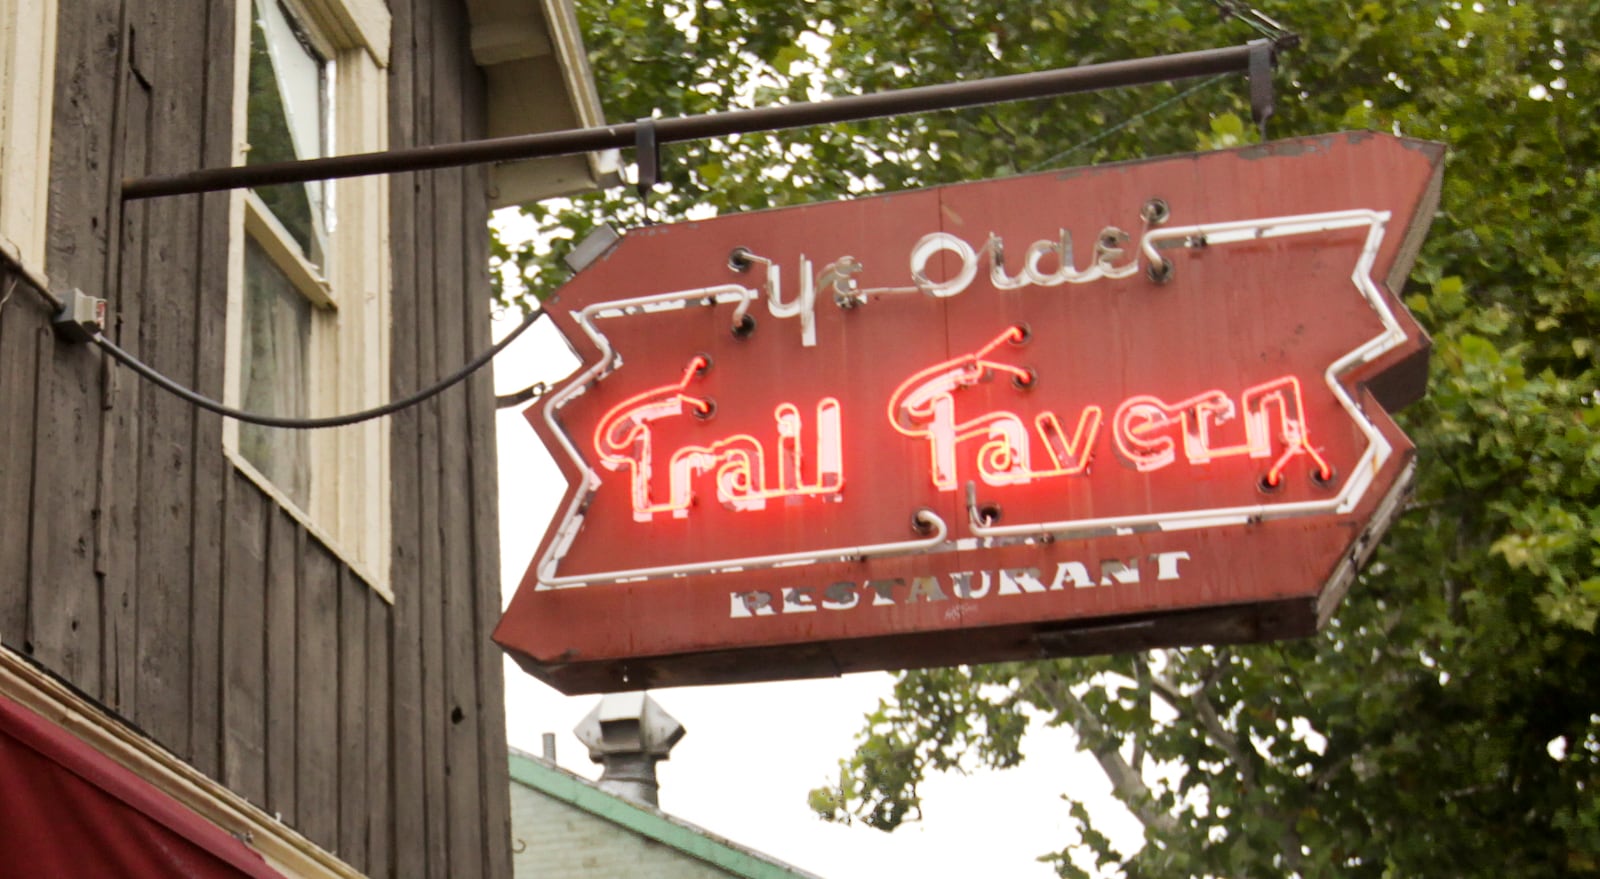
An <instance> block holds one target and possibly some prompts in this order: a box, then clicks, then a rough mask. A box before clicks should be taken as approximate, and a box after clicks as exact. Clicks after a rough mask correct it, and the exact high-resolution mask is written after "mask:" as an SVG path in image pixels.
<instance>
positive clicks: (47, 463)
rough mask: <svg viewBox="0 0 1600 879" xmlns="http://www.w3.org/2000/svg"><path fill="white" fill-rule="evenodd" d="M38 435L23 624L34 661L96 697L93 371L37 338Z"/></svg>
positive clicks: (49, 340) (48, 338)
mask: <svg viewBox="0 0 1600 879" xmlns="http://www.w3.org/2000/svg"><path fill="white" fill-rule="evenodd" d="M37 339H38V345H39V347H38V354H39V359H38V363H37V364H36V366H35V367H34V368H35V369H36V370H37V372H36V373H35V377H36V379H37V381H38V385H37V389H36V391H35V393H36V395H37V397H36V399H37V400H38V412H37V425H38V434H37V441H36V445H35V446H34V455H33V464H34V477H33V479H34V485H35V486H37V487H38V490H39V491H48V492H49V500H48V502H46V503H40V504H35V505H34V506H33V508H32V510H31V513H32V516H33V523H32V527H31V533H30V534H29V538H30V544H31V545H30V548H29V549H30V555H31V556H32V560H31V562H30V563H29V566H28V574H29V576H28V593H29V594H28V621H27V630H26V632H25V634H24V636H23V643H24V646H25V647H26V646H28V645H31V646H32V651H31V652H32V654H33V656H34V658H35V659H38V660H39V661H40V662H43V663H44V664H45V665H47V666H49V667H50V669H51V670H52V671H54V672H55V673H56V674H59V675H61V676H62V677H65V678H66V679H67V680H69V681H71V682H72V684H73V685H74V686H76V687H78V688H79V689H81V690H83V691H84V692H86V693H88V694H90V695H91V696H93V697H94V698H97V699H98V698H99V697H100V584H99V580H98V578H97V577H96V576H95V572H94V551H93V546H94V539H95V535H94V524H93V523H94V515H93V512H94V507H95V496H96V492H95V472H94V467H93V466H83V463H84V462H93V461H97V460H99V457H100V418H99V414H100V405H99V398H100V381H99V372H100V370H99V366H98V364H97V363H96V362H95V361H94V357H93V355H92V354H91V353H90V352H89V351H87V350H85V349H84V348H82V347H77V348H73V347H68V346H65V345H62V344H60V343H58V342H57V341H56V339H55V337H54V334H53V333H52V332H51V331H50V330H49V329H48V328H45V329H40V330H38V331H37Z"/></svg>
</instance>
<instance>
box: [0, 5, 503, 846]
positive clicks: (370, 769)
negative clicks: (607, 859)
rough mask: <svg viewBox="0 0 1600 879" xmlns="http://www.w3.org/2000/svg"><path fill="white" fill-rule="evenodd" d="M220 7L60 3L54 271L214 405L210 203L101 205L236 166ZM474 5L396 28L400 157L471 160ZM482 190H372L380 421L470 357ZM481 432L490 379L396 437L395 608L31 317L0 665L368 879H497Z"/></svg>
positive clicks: (483, 282)
mask: <svg viewBox="0 0 1600 879" xmlns="http://www.w3.org/2000/svg"><path fill="white" fill-rule="evenodd" d="M234 2H235V0H205V2H202V0H185V2H182V3H179V2H173V0H71V2H63V3H61V4H60V20H59V42H60V46H59V59H58V64H57V69H56V80H55V81H56V104H55V123H54V126H53V129H52V135H53V141H54V143H53V158H52V163H51V191H50V222H49V236H50V246H49V254H48V262H47V265H46V266H45V271H46V272H47V273H48V275H49V277H50V278H51V281H52V284H53V285H54V286H55V287H56V288H57V289H62V288H67V287H79V288H81V289H83V290H85V291H87V292H91V293H95V294H97V295H103V296H106V297H107V298H108V299H109V300H110V308H111V313H112V321H113V325H112V328H111V332H110V334H111V335H112V337H113V338H114V339H115V340H117V341H118V343H119V344H121V345H123V346H124V347H126V348H128V349H129V350H131V351H132V352H134V353H135V354H136V355H137V356H139V357H141V358H142V359H144V360H145V361H146V362H148V363H150V364H151V365H153V366H155V367H156V368H157V369H159V370H161V371H162V372H164V373H166V374H167V375H169V376H171V377H173V378H175V379H176V380H178V381H179V382H182V383H184V384H186V385H189V386H191V387H196V388H198V389H200V390H201V391H203V392H205V393H206V394H208V395H210V396H213V397H216V398H220V397H221V395H222V392H223V388H222V381H223V339H224V332H223V326H224V320H225V306H226V301H227V289H226V285H227V277H226V276H227V253H228V236H229V228H228V196H227V195H225V194H218V195H208V196H203V197H197V196H188V197H177V198H166V199H157V200H152V201H148V202H138V203H132V204H130V205H128V207H127V209H126V210H120V209H119V204H118V196H117V186H116V183H117V181H118V180H120V179H121V178H123V177H125V176H127V177H136V176H141V175H145V174H153V173H170V172H177V171H182V170H187V169H191V168H195V167H200V166H212V165H220V164H226V163H227V162H228V161H229V153H230V138H231V137H232V132H231V130H230V129H231V124H232V123H231V119H232V112H233V110H232V107H231V106H230V104H231V101H232V95H233V81H234V80H233V77H234V64H235V59H234V58H233V57H232V47H233V45H234V38H233V35H234V30H233V28H234V21H235V19H234V16H235V14H236V11H235V7H234ZM240 2H243V0H240ZM464 5H465V4H464V3H461V2H459V0H391V8H392V14H393V28H394V29H393V46H392V58H391V65H390V69H389V100H390V132H389V135H390V142H391V144H392V145H394V146H408V145H414V144H426V143H433V142H446V141H454V140H459V139H461V138H464V137H471V136H476V135H480V134H481V132H482V131H483V129H484V98H483V87H482V78H481V76H480V75H479V71H478V70H477V68H475V67H474V66H473V64H472V61H471V58H470V56H469V54H468V51H467V36H466V35H467V30H466V27H467V26H466V22H465V10H464ZM484 183H485V178H484V172H483V171H482V170H481V169H473V170H453V171H440V172H431V173H423V174H415V175H400V176H396V177H394V178H392V180H391V190H390V193H391V195H390V197H391V208H392V209H391V217H392V228H391V234H392V239H393V246H392V259H393V264H392V266H393V278H394V302H393V314H394V323H393V329H392V339H393V348H394V363H393V367H392V381H391V388H390V389H389V391H390V392H391V394H392V395H399V394H402V393H406V392H409V391H411V390H413V389H415V388H416V387H418V386H419V385H421V384H425V383H428V382H430V381H431V380H432V379H433V378H434V377H435V376H437V375H439V374H440V373H441V372H446V371H449V370H451V369H454V368H455V367H456V366H458V365H459V364H461V363H462V362H463V361H464V360H465V359H466V358H467V357H468V356H469V352H474V351H477V350H479V349H481V348H482V347H483V346H485V345H486V344H487V342H488V334H489V331H488V316H489V311H488V301H489V292H488V278H487V255H486V247H487V242H486V239H485V231H484V222H485V219H486V217H487V204H486V201H485V197H484ZM10 279H11V276H10V274H9V273H8V272H7V270H6V268H5V267H4V266H3V264H0V295H3V291H4V286H5V284H6V283H8V282H9V280H10ZM493 414H494V412H493V392H492V389H491V386H490V380H489V378H488V376H487V374H484V375H481V376H479V377H477V378H474V379H473V380H471V381H470V382H468V383H467V384H466V385H465V386H463V387H460V388H457V389H453V390H451V391H447V392H446V393H444V394H443V395H441V396H439V397H437V398H435V399H433V400H431V401H429V402H428V403H425V404H423V405H422V406H419V407H416V408H414V409H411V410H408V411H407V412H405V413H403V414H401V415H398V416H396V417H394V418H393V419H392V421H391V431H392V433H391V445H392V460H391V471H392V478H393V499H394V503H393V512H392V516H393V520H392V530H393V535H394V539H393V545H394V553H393V566H392V567H393V582H392V585H393V590H394V593H395V596H396V598H395V602H394V604H393V605H391V604H390V603H389V602H387V601H385V600H384V599H383V598H382V597H380V596H379V595H378V594H377V593H376V592H374V591H373V590H372V589H371V588H369V587H368V586H367V585H366V584H365V583H363V582H362V581H361V580H360V579H359V578H358V576H357V575H356V574H355V573H354V572H353V571H351V570H350V569H348V568H347V567H345V566H344V565H343V564H342V563H341V562H340V561H339V559H338V557H337V556H336V555H335V554H333V553H332V552H331V551H329V550H328V549H327V548H326V547H325V546H323V545H322V543H321V542H320V541H319V540H318V539H317V538H316V537H315V536H313V535H311V534H309V533H308V532H307V530H306V529H305V528H303V527H301V526H300V525H299V524H298V523H297V522H296V520H295V519H293V518H292V517H290V516H289V515H288V514H287V513H285V512H284V511H283V510H282V509H281V508H280V507H279V506H278V505H277V503H276V502H275V501H273V500H272V499H271V498H270V497H268V496H267V495H265V494H264V493H263V492H261V491H260V490H259V489H257V488H256V486H255V484H254V483H252V482H251V481H250V480H249V479H247V478H245V477H244V476H242V475H241V474H239V473H238V472H236V471H235V470H234V469H233V468H232V467H231V465H230V464H229V463H228V462H227V460H226V459H225V458H224V457H223V454H222V421H221V419H220V418H219V417H217V416H215V415H211V414H208V413H204V412H200V411H198V410H196V409H194V408H193V407H191V406H189V405H188V404H186V403H183V402H180V401H178V400H177V399H175V398H173V397H172V396H170V395H168V394H166V393H164V392H163V391H161V390H159V389H156V388H153V387H151V386H150V385H147V384H144V383H142V382H141V380H139V379H138V378H137V377H135V376H134V375H132V374H131V373H129V372H127V371H125V370H122V369H119V368H112V367H109V366H108V365H107V363H106V362H105V360H104V359H103V358H102V357H101V355H100V354H99V352H98V351H97V350H96V349H93V348H92V347H89V346H72V345H66V344H62V343H59V342H57V341H56V340H55V339H54V337H53V336H52V334H51V331H50V329H49V328H48V318H47V314H46V312H45V309H44V308H43V306H41V305H40V304H39V301H38V300H37V299H36V298H33V297H31V296H30V295H29V294H27V293H26V292H25V291H19V292H18V293H17V294H16V295H15V296H14V297H13V298H12V299H11V300H10V301H9V302H8V303H6V304H5V306H4V307H3V309H0V503H3V507H0V641H3V642H4V644H5V645H6V646H8V647H10V648H11V649H14V650H19V651H22V652H24V653H26V654H28V655H31V656H32V657H33V658H34V659H36V660H37V661H39V662H41V663H42V664H44V665H45V666H47V667H48V668H50V669H51V670H53V671H54V672H55V673H56V674H58V675H60V676H62V677H64V678H65V679H66V680H67V681H69V682H70V683H71V684H73V685H74V686H76V687H77V688H79V689H80V690H82V691H83V692H84V693H86V694H87V695H89V696H90V697H92V698H94V699H97V700H99V701H100V702H101V703H103V704H104V705H106V706H107V707H109V708H110V709H112V710H114V711H115V712H117V713H119V714H120V715H121V716H122V717H124V718H126V719H127V720H128V721H130V722H131V723H133V724H134V725H136V726H137V727H139V728H141V729H142V730H143V731H145V732H146V733H147V734H148V735H149V736H151V737H152V738H154V739H155V740H156V741H157V742H159V743H160V744H162V745H164V746H165V747H166V748H167V749H169V750H171V751H172V752H173V753H175V754H176V755H178V756H179V757H180V758H182V759H184V760H186V761H188V762H190V763H191V764H193V765H194V766H195V767H197V768H198V769H200V770H201V771H203V772H205V773H206V774H208V775H210V776H211V777H213V778H215V779H217V780H219V781H221V782H223V783H224V784H226V785H227V786H228V787H230V788H231V789H233V790H235V791H237V792H238V793H240V794H242V795H244V796H245V797H246V798H248V799H249V800H250V801H251V802H253V803H255V804H257V805H259V806H261V807H262V808H263V809H265V810H266V811H267V812H268V813H269V814H270V813H276V814H279V815H281V816H282V820H283V821H284V822H285V823H287V824H289V825H290V826H292V827H294V828H295V829H297V830H299V831H300V832H301V833H303V834H304V835H306V836H307V837H309V838H310V839H311V840H313V841H314V842H316V843H318V844H319V845H321V846H323V847H324V848H327V849H329V850H331V851H333V852H335V853H336V854H338V855H339V856H340V857H341V858H342V859H344V860H345V861H347V862H348V863H350V864H351V865H353V866H355V867H356V868H358V869H359V870H361V871H363V872H365V873H368V874H369V875H373V876H419V877H422V876H426V877H445V876H461V877H464V876H473V877H476V876H509V875H510V863H509V858H510V855H509V851H508V845H509V842H508V840H509V829H508V822H509V814H508V813H509V805H508V779H507V768H506V767H507V762H506V749H505V733H504V708H503V704H502V699H503V696H502V681H501V664H500V657H499V653H498V651H497V650H496V649H495V648H494V647H493V645H492V644H491V643H490V641H489V630H490V627H491V626H492V624H493V622H494V620H495V619H496V618H497V616H498V614H499V606H500V602H499V586H498V582H497V580H498V560H497V556H496V553H497V548H496V527H495V503H496V490H495V478H496V469H495V460H494V445H493V429H494V422H493Z"/></svg>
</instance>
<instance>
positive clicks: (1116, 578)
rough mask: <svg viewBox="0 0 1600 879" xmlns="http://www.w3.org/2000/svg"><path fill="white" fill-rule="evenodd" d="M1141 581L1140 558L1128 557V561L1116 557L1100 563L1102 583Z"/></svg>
mask: <svg viewBox="0 0 1600 879" xmlns="http://www.w3.org/2000/svg"><path fill="white" fill-rule="evenodd" d="M1137 582H1139V560H1138V559H1137V558H1132V559H1128V560H1127V561H1126V562H1121V561H1117V560H1116V559H1106V560H1105V561H1102V562H1101V563H1100V585H1101V586H1110V585H1111V584H1113V583H1137Z"/></svg>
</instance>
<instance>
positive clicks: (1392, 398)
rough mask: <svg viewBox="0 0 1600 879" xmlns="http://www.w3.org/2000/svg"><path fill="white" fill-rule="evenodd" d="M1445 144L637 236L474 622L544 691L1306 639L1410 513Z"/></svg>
mask: <svg viewBox="0 0 1600 879" xmlns="http://www.w3.org/2000/svg"><path fill="white" fill-rule="evenodd" d="M1442 156H1443V149H1442V147H1440V146H1438V145H1436V144H1431V143H1424V142H1419V141H1411V140H1404V139H1400V138H1394V137H1388V136H1384V135H1377V134H1369V133H1362V134H1338V135H1329V136H1323V137H1316V138H1306V139H1299V140H1290V141H1279V142H1274V143H1270V144H1265V145H1262V146H1257V147H1250V148H1246V149H1239V150H1233V151H1226V152H1214V153H1207V154H1201V155H1189V156H1180V157H1174V158H1166V159H1158V160H1151V161H1145V162H1135V163H1128V164H1119V165H1106V166H1099V167H1094V168H1081V169H1075V170H1070V171H1063V172H1055V173H1049V174H1042V175H1034V176H1029V177H1017V178H1009V179H1003V180H992V181H986V182H981V183H971V184H962V185H956V186H948V187H942V188H938V189H929V190H921V191H914V192H906V193H898V194H894V195H885V196H878V197H874V198H866V199H860V200H856V201H850V202H837V203H830V204H818V205H811V206H806V207H797V208H787V209H782V210H774V211H766V212H758V213H750V214H741V215H737V216H729V217H722V218H718V219H714V220H710V221H705V222H698V223H683V224H678V225H670V226H652V227H648V228H644V229H639V230H635V231H633V232H630V233H629V234H627V235H626V236H625V237H624V238H623V239H622V240H621V241H620V243H618V244H617V246H616V247H615V248H614V249H613V250H612V251H611V252H609V253H608V254H607V255H606V256H604V257H603V258H601V259H599V260H598V261H596V262H595V263H594V264H593V265H591V266H590V267H589V268H587V269H585V270H584V271H583V272H581V273H580V274H579V275H578V276H577V277H576V278H574V279H573V280H572V281H571V282H570V283H569V284H567V285H566V286H565V287H564V288H562V290H561V291H560V292H559V295H558V296H557V297H556V298H554V299H553V300H552V301H551V302H550V303H549V305H548V308H549V309H550V311H551V314H552V317H553V318H554V320H555V322H556V324H557V326H558V327H559V328H560V329H561V331H562V333H563V334H564V335H565V336H566V338H567V340H568V341H569V342H570V343H571V344H572V345H573V347H574V349H575V350H576V351H577V352H578V354H579V355H580V357H581V358H582V361H583V366H582V368H581V369H580V370H579V371H578V372H577V374H575V375H574V376H573V377H571V378H570V379H568V380H567V381H566V382H565V383H564V384H562V385H561V386H560V387H559V388H558V389H557V390H556V391H555V392H554V393H551V394H549V395H547V396H546V397H544V398H543V399H542V400H541V401H540V402H539V403H538V404H537V405H535V406H534V407H533V408H531V409H530V410H529V411H528V418H529V420H530V421H531V422H532V424H533V426H534V428H535V430H536V431H537V432H538V434H539V436H540V438H541V439H542V440H543V441H544V442H545V444H546V445H547V446H548V447H549V448H550V449H551V450H552V452H553V454H554V455H555V456H556V459H557V460H558V462H559V463H560V465H561V467H562V470H563V473H564V474H565V476H566V478H567V480H568V487H567V491H566V494H565V496H564V498H563V501H562V505H561V509H560V512H559V514H558V515H557V518H556V520H555V522H554V523H552V525H551V527H550V529H549V531H548V533H546V534H545V536H544V539H543V541H542V542H541V543H540V544H539V546H538V548H537V550H536V551H535V552H534V554H533V561H532V564H531V565H530V567H529V570H528V574H527V576H526V577H525V579H524V580H523V583H522V585H521V588H520V589H519V590H518V592H517V595H516V596H515V598H514V599H513V600H512V602H511V605H510V607H509V609H508V610H507V611H506V614H505V616H504V618H503V619H502V620H501V623H500V625H499V627H498V629H497V630H496V632H495V640H496V641H498V642H499V643H500V644H501V645H502V646H503V647H505V648H506V649H507V650H508V651H509V652H510V653H511V654H512V655H513V656H514V657H516V658H517V660H518V661H519V662H520V663H521V665H522V666H523V667H524V668H525V669H527V670H528V671H529V672H531V673H532V674H534V675H536V676H538V677H540V678H541V679H543V680H545V681H547V682H548V683H550V684H552V685H553V686H555V687H556V688H558V689H560V690H563V691H565V692H569V693H579V692H595V691H605V690H617V689H637V688H641V687H659V686H672V685H680V684H695V683H713V682H725V681H748V680H764V679H776V678H792V677H808V676H819V675H833V674H839V673H842V672H848V671H861V670H868V669H884V668H901V667H914V666H929V665H941V664H953V663H966V662H982V661H995V660H1006V659H1020V658H1032V657H1040V656H1054V655H1071V654H1087V653H1109V652H1118V651H1124V650H1134V649H1144V648H1149V647H1156V646H1169V645H1184V644H1198V643H1229V642H1242V641H1256V640H1265V639H1271V638H1281V637H1295V636H1303V635H1306V634H1309V633H1311V632H1313V631H1315V630H1316V629H1317V627H1318V626H1319V625H1321V624H1322V623H1323V622H1325V621H1326V620H1327V618H1328V616H1329V615H1330V614H1331V613H1332V611H1333V610H1334V608H1335V606H1336V605H1337V603H1338V601H1339V599H1340V598H1341V597H1342V595H1343V593H1344V592H1345V590H1346V589H1347V587H1348V586H1349V584H1350V582H1351V580H1352V579H1353V578H1354V575H1355V572H1356V570H1357V569H1358V567H1359V565H1360V564H1361V562H1362V561H1363V560H1364V559H1365V557H1366V556H1367V554H1368V553H1370V552H1371V550H1372V548H1373V545H1374V543H1375V542H1376V540H1377V539H1378V537H1379V536H1380V535H1381V533H1382V531H1383V530H1384V528H1385V527H1386V526H1387V525H1388V523H1389V521H1390V519H1391V518H1392V517H1393V516H1394V514H1395V512H1396V510H1397V509H1398V507H1399V504H1400V499H1401V496H1402V494H1403V493H1404V491H1405V489H1406V487H1407V485H1408V484H1409V480H1410V476H1411V469H1412V459H1413V450H1412V446H1411V444H1410V443H1409V442H1408V441H1407V439H1406V438H1405V436H1404V435H1402V434H1401V433H1400V431H1399V429H1398V428H1397V427H1396V426H1395V424H1394V422H1393V421H1392V420H1391V418H1390V416H1389V412H1390V411H1392V410H1394V409H1396V408H1398V407H1400V406H1403V405H1405V404H1407V403H1409V402H1411V401H1413V400H1415V399H1416V398H1418V397H1420V396H1421V394H1422V392H1423V390H1424V385H1425V382H1426V375H1427V347H1428V342H1427V339H1426V337H1425V336H1424V335H1423V333H1422V332H1421V330H1420V329H1419V328H1418V327H1417V325H1416V323H1415V322H1414V320H1413V319H1412V318H1411V316H1410V314H1409V313H1408V312H1407V311H1406V310H1405V308H1404V306H1403V305H1402V304H1401V303H1400V301H1399V300H1398V298H1397V293H1398V292H1399V289H1400V286H1401V285H1402V284H1403V282H1404V280H1405V277H1406V274H1407V272H1408V270H1409V268H1410V265H1411V262H1412V260H1413V259H1414V257H1415V254H1416V250H1417V247H1418V246H1419V245H1420V242H1421V239H1422V236H1423V233H1424V232H1425V231H1426V228H1427V226H1428V223H1429V221H1430V220H1431V217H1432V214H1433V209H1434V205H1435V203H1436V200H1437V196H1438V186H1439V175H1440V171H1441V167H1442Z"/></svg>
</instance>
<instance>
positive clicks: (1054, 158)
mask: <svg viewBox="0 0 1600 879" xmlns="http://www.w3.org/2000/svg"><path fill="white" fill-rule="evenodd" d="M1224 79H1227V75H1226V74H1218V75H1217V76H1213V77H1211V78H1210V79H1203V80H1201V81H1200V82H1198V83H1196V84H1194V85H1192V86H1189V87H1188V88H1186V89H1184V90H1183V91H1181V92H1178V93H1177V94H1175V95H1173V96H1172V97H1170V98H1168V99H1166V100H1165V101H1162V102H1161V103H1159V104H1157V105H1155V106H1154V107H1151V108H1150V109H1148V110H1143V111H1140V112H1138V113H1135V114H1134V115H1132V116H1129V117H1128V118H1127V119H1124V120H1122V121H1121V122H1119V123H1117V124H1116V125H1113V126H1111V127H1110V128H1107V129H1106V130H1104V131H1102V132H1100V133H1099V134H1096V135H1095V136H1094V137H1091V138H1089V139H1088V140H1085V141H1083V142H1081V143H1078V144H1075V145H1073V146H1070V147H1067V148H1066V149H1064V150H1062V151H1061V152H1059V153H1056V154H1055V155H1053V156H1051V157H1050V158H1048V159H1045V160H1044V161H1042V162H1040V163H1038V164H1037V165H1034V166H1033V167H1031V168H1028V169H1026V170H1024V171H1023V172H1022V173H1024V174H1030V173H1032V172H1034V171H1041V170H1043V169H1045V168H1047V167H1049V166H1050V165H1053V164H1055V163H1056V162H1059V161H1061V160H1062V159H1064V158H1066V157H1067V156H1070V155H1072V154H1073V153H1075V152H1077V151H1078V150H1081V149H1083V148H1084V147H1090V146H1094V145H1095V144H1097V143H1099V142H1100V141H1102V140H1105V139H1106V138H1108V137H1110V136H1111V135H1113V134H1116V133H1117V132H1119V131H1121V130H1122V129H1124V128H1127V127H1128V126H1129V125H1132V124H1133V123H1135V122H1138V121H1139V120H1141V119H1143V118H1145V117H1146V116H1150V115H1152V114H1154V113H1159V112H1161V111H1162V110H1165V109H1166V108H1168V107H1170V106H1172V105H1173V104H1176V103H1178V102H1179V101H1181V100H1183V99H1184V98H1187V97H1189V96H1190V95H1192V94H1194V93H1195V92H1198V91H1200V90H1201V89H1203V88H1205V87H1207V86H1210V85H1215V84H1217V83H1219V82H1221V81H1222V80H1224Z"/></svg>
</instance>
